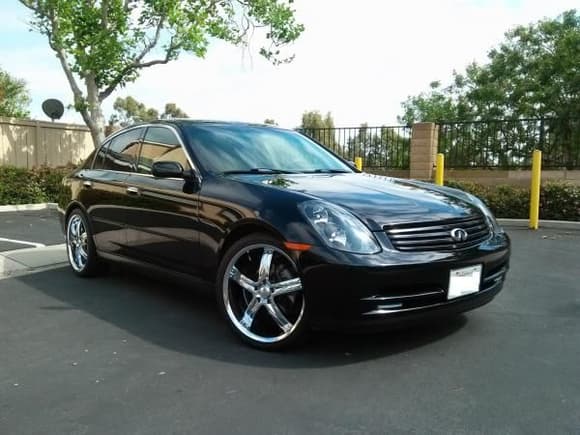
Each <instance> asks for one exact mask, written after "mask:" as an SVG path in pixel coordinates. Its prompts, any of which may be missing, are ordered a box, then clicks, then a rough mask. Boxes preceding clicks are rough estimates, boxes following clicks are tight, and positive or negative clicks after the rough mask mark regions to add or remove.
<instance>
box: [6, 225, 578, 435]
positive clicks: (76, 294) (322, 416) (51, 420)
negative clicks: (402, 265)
mask: <svg viewBox="0 0 580 435" xmlns="http://www.w3.org/2000/svg"><path fill="white" fill-rule="evenodd" d="M2 217H3V216H2ZM511 235H512V239H513V257H512V269H511V271H510V273H509V276H508V280H507V284H506V287H505V288H504V291H503V292H502V293H501V294H500V295H499V296H498V297H497V298H496V299H495V300H494V301H493V302H492V303H490V304H489V305H487V306H485V307H483V308H481V309H479V310H476V311H473V312H471V313H468V314H466V315H462V316H460V317H458V318H454V319H450V320H448V321H441V322H439V323H437V324H430V325H425V326H421V327H416V328H413V329H410V330H404V331H392V332H388V333H382V334H373V335H349V334H339V333H316V334H314V335H313V336H312V339H311V340H310V341H309V342H308V343H307V344H306V345H305V346H303V347H301V348H299V349H296V350H294V351H292V352H286V353H265V352H260V351H255V350H253V349H250V348H247V347H245V346H244V345H242V344H240V343H239V342H238V341H237V339H235V338H234V337H233V335H231V333H230V332H229V330H228V329H227V327H226V325H225V323H224V322H222V320H221V319H220V318H219V316H218V312H217V310H216V308H215V306H214V303H213V297H212V295H211V294H210V293H208V292H207V290H202V289H197V288H194V287H193V286H192V285H191V283H188V282H184V281H179V282H176V281H174V280H169V279H168V278H167V277H164V276H153V275H151V274H148V273H145V272H141V271H134V270H131V269H126V268H114V269H113V270H112V271H111V272H110V273H109V274H107V275H106V276H104V277H101V278H96V279H91V280H82V279H78V278H75V277H74V276H73V275H72V273H70V272H69V270H67V269H66V268H60V269H54V270H49V271H44V272H40V273H36V274H30V275H25V276H19V277H16V278H9V279H4V280H0V328H1V332H0V349H1V353H0V433H2V434H32V433H63V434H64V433H81V434H84V433H96V434H101V433H111V434H129V433H140V434H161V433H163V434H165V433H195V434H205V433H207V434H222V433H224V434H231V433H236V434H237V433H239V434H247V433H257V434H308V433H312V434H366V433H376V434H384V433H513V434H518V433H522V434H523V433H525V434H529V433H537V434H545V433H580V267H579V264H580V232H565V231H548V230H544V231H538V232H530V231H527V230H517V229H514V230H512V231H511ZM58 243H61V241H59V242H58Z"/></svg>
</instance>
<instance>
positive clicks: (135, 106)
mask: <svg viewBox="0 0 580 435" xmlns="http://www.w3.org/2000/svg"><path fill="white" fill-rule="evenodd" d="M113 109H114V110H115V113H113V115H111V117H110V118H109V126H110V127H115V126H118V127H127V126H128V125H131V124H135V123H137V122H147V121H153V120H155V119H175V118H187V113H185V112H184V111H183V110H181V109H180V108H179V107H177V105H176V104H175V103H167V104H166V105H165V111H164V112H163V113H162V114H161V115H159V111H157V109H154V108H151V107H147V106H145V104H143V103H141V102H139V101H137V100H136V99H135V98H133V97H131V96H128V97H126V98H121V97H119V98H117V99H116V100H115V104H113Z"/></svg>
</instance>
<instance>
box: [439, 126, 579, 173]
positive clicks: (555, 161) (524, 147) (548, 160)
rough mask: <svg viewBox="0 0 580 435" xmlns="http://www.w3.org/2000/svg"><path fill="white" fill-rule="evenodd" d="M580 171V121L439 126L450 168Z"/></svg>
mask: <svg viewBox="0 0 580 435" xmlns="http://www.w3.org/2000/svg"><path fill="white" fill-rule="evenodd" d="M534 149H540V150H542V151H543V152H542V160H543V162H542V166H543V167H544V168H568V169H574V168H575V169H578V168H580V119H557V118H533V119H516V120H491V121H473V122H440V123H439V152H440V153H444V154H445V166H447V167H450V168H529V167H531V165H532V152H533V150H534Z"/></svg>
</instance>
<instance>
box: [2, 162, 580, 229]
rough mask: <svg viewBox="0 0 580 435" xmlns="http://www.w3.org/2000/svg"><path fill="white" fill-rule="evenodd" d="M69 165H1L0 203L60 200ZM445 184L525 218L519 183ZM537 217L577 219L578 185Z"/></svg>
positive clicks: (499, 211)
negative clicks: (33, 167)
mask: <svg viewBox="0 0 580 435" xmlns="http://www.w3.org/2000/svg"><path fill="white" fill-rule="evenodd" d="M71 169H72V168H71V167H66V168H56V169H54V168H48V167H40V168H35V169H21V168H14V167H9V166H0V205H5V204H33V203H39V202H59V196H61V195H66V192H64V190H63V185H62V178H63V177H64V176H65V175H66V174H67V173H69V172H70V171H71ZM446 185H447V186H449V187H455V188H457V189H461V190H465V191H466V192H469V193H472V194H474V195H476V196H478V197H479V198H481V199H482V200H483V201H484V202H485V203H486V204H487V205H488V206H489V208H490V209H491V210H492V211H493V213H494V214H495V215H496V216H497V217H504V218H521V219H527V218H528V216H529V203H530V202H529V201H530V190H529V189H528V188H524V187H518V186H509V185H501V186H484V185H482V184H477V183H472V182H469V181H453V180H450V181H447V182H446ZM540 218H541V219H557V220H568V221H580V186H575V185H573V184H569V183H563V182H548V183H546V184H544V185H543V186H542V189H541V193H540Z"/></svg>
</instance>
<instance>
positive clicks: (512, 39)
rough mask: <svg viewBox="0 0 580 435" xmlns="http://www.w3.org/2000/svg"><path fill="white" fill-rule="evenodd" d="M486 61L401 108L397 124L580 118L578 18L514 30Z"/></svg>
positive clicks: (570, 14) (571, 14)
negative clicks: (501, 119) (401, 112)
mask: <svg viewBox="0 0 580 435" xmlns="http://www.w3.org/2000/svg"><path fill="white" fill-rule="evenodd" d="M488 58H489V62H488V63H486V64H483V65H479V64H477V63H472V64H470V65H469V66H468V67H467V68H466V70H465V72H464V73H462V74H460V73H457V72H454V73H453V80H452V81H451V84H450V85H448V86H446V87H442V86H441V84H440V83H439V82H433V83H432V84H431V86H430V90H429V91H428V92H425V93H421V94H419V95H417V96H410V97H408V98H407V100H406V101H404V102H403V103H402V107H403V114H402V115H401V116H400V117H399V121H400V122H404V123H407V124H411V123H413V122H418V121H438V120H460V121H469V120H482V119H483V120H485V119H493V118H528V117H550V116H552V117H558V118H580V14H579V13H578V12H577V11H576V10H570V11H567V12H564V13H563V14H562V15H560V16H558V17H557V18H556V19H545V20H541V21H538V22H537V23H533V24H530V25H527V26H518V27H516V28H515V29H513V30H510V31H509V32H507V33H506V34H505V41H504V42H502V43H501V44H500V45H499V46H498V47H496V48H493V49H492V50H490V52H489V53H488Z"/></svg>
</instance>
